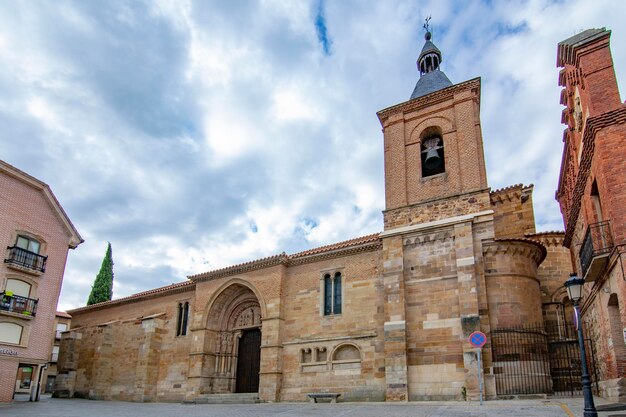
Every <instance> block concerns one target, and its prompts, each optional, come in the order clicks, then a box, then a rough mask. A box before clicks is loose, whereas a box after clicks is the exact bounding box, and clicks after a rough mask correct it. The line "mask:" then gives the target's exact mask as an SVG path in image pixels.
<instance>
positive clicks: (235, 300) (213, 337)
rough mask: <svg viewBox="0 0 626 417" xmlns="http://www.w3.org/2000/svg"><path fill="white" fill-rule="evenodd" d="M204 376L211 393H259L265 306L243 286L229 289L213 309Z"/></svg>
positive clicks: (211, 308)
mask: <svg viewBox="0 0 626 417" xmlns="http://www.w3.org/2000/svg"><path fill="white" fill-rule="evenodd" d="M206 330H207V339H206V341H207V343H206V344H205V353H206V354H207V356H208V357H209V358H210V360H207V361H206V362H205V364H204V367H205V369H204V372H203V374H205V375H208V376H209V386H208V391H209V392H211V393H226V392H258V389H259V369H260V361H261V307H260V305H259V300H258V298H257V296H256V295H255V294H254V292H253V291H252V290H251V289H250V288H248V287H246V286H244V285H242V284H236V283H235V284H232V285H230V286H228V287H227V288H225V289H224V290H223V291H222V292H221V293H220V294H219V295H218V296H217V297H216V298H215V300H214V301H213V303H212V304H211V306H210V308H209V312H208V315H207V322H206Z"/></svg>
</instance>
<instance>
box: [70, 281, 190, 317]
mask: <svg viewBox="0 0 626 417" xmlns="http://www.w3.org/2000/svg"><path fill="white" fill-rule="evenodd" d="M195 288H196V283H195V282H193V281H183V282H178V283H176V284H171V285H166V286H165V287H159V288H154V289H152V290H148V291H143V292H140V293H137V294H133V295H129V296H128V297H123V298H118V299H116V300H111V301H105V302H102V303H98V304H92V305H90V306H85V307H79V308H75V309H73V310H68V313H69V314H71V315H75V314H79V313H84V312H86V311H95V310H102V309H104V308H109V307H114V306H117V305H121V304H130V303H136V302H138V301H143V300H147V299H151V298H156V297H162V296H164V295H172V294H179V293H183V292H187V291H193V290H195Z"/></svg>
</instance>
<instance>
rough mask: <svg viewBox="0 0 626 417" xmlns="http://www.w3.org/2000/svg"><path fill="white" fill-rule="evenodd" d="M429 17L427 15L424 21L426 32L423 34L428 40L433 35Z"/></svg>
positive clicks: (430, 17)
mask: <svg viewBox="0 0 626 417" xmlns="http://www.w3.org/2000/svg"><path fill="white" fill-rule="evenodd" d="M430 19H432V16H430V15H429V16H428V17H427V18H426V19H424V20H426V23H424V30H425V31H426V34H425V35H424V38H425V39H426V40H427V41H429V40H430V38H431V37H432V36H433V35H432V33H431V32H430Z"/></svg>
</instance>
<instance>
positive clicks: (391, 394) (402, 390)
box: [383, 236, 408, 401]
mask: <svg viewBox="0 0 626 417" xmlns="http://www.w3.org/2000/svg"><path fill="white" fill-rule="evenodd" d="M383 285H384V294H385V295H384V306H385V324H384V330H385V339H384V340H385V382H386V384H387V388H386V395H385V398H386V400H387V401H407V400H408V385H407V355H406V310H405V301H404V253H403V246H402V237H401V236H392V237H388V238H385V239H383Z"/></svg>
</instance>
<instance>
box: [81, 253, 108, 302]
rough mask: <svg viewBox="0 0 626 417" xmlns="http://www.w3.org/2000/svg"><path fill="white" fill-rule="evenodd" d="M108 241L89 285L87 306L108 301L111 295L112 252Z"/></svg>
mask: <svg viewBox="0 0 626 417" xmlns="http://www.w3.org/2000/svg"><path fill="white" fill-rule="evenodd" d="M108 243H109V246H108V247H107V251H106V253H105V254H104V259H103V260H102V266H100V272H98V275H97V276H96V280H95V281H94V282H93V286H92V287H91V294H89V300H88V301H87V305H88V306H89V305H92V304H96V303H102V302H104V301H109V300H110V299H111V298H112V297H113V253H112V250H111V242H108Z"/></svg>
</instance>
